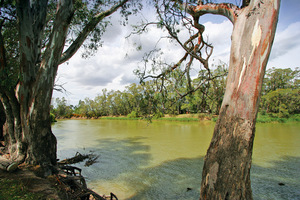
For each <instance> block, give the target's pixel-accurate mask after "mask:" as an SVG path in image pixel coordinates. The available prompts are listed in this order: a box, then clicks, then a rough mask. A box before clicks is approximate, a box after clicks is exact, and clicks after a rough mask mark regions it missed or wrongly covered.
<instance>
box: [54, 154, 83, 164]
mask: <svg viewBox="0 0 300 200" xmlns="http://www.w3.org/2000/svg"><path fill="white" fill-rule="evenodd" d="M88 158H89V155H82V154H81V153H79V152H77V153H76V154H75V156H74V157H72V158H67V159H64V160H62V161H59V162H57V163H58V164H59V165H66V164H75V163H79V162H82V161H84V160H85V159H88Z"/></svg>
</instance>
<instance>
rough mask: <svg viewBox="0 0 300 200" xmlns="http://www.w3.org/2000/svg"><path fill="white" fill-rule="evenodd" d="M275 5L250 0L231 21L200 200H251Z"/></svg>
mask: <svg viewBox="0 0 300 200" xmlns="http://www.w3.org/2000/svg"><path fill="white" fill-rule="evenodd" d="M279 4H280V1H277V0H268V1H264V2H263V3H262V2H261V1H259V0H252V1H251V2H250V4H249V5H248V6H246V7H244V8H243V9H241V11H240V13H239V16H238V17H237V19H236V20H235V22H234V27H233V33H232V45H231V55H230V65H229V73H228V77H227V84H226V92H225V95H224V99H223V103H222V107H221V110H220V115H219V119H218V121H217V124H216V126H215V129H214V134H213V138H212V141H211V144H210V146H209V149H208V151H207V154H206V156H205V162H204V167H203V173H202V183H201V197H200V199H253V198H252V191H251V182H250V169H251V160H252V149H253V141H254V135H255V123H256V116H257V111H258V106H259V98H260V92H261V86H262V81H263V77H264V73H265V67H266V64H267V61H268V57H269V54H270V50H271V46H272V43H273V39H274V35H275V30H276V25H277V20H278V9H279Z"/></svg>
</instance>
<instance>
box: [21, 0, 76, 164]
mask: <svg viewBox="0 0 300 200" xmlns="http://www.w3.org/2000/svg"><path fill="white" fill-rule="evenodd" d="M73 13H74V9H73V4H72V0H61V1H59V3H58V7H57V11H56V18H55V20H54V25H53V29H52V32H51V34H50V38H49V43H48V45H47V47H46V50H45V53H44V56H43V58H41V53H40V52H41V43H42V36H43V31H44V27H45V24H46V14H47V1H36V2H30V1H28V0H26V1H24V0H22V1H19V2H18V7H17V14H18V19H19V33H20V55H21V61H20V72H21V75H22V78H21V80H20V83H19V86H18V96H17V98H18V100H19V102H20V118H21V125H22V131H23V138H24V140H25V142H26V144H27V148H26V152H25V156H26V158H25V162H26V163H29V164H41V165H55V164H56V138H55V136H54V135H53V133H52V131H51V122H50V102H51V97H52V92H53V86H54V82H55V77H56V73H57V69H58V65H59V60H60V57H61V54H62V50H63V47H64V44H65V39H66V35H67V31H68V26H69V24H70V21H71V19H72V16H73Z"/></svg>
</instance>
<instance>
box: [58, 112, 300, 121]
mask: <svg viewBox="0 0 300 200" xmlns="http://www.w3.org/2000/svg"><path fill="white" fill-rule="evenodd" d="M59 119H106V120H148V121H182V122H197V121H213V122H216V121H217V119H218V115H212V114H207V113H197V114H180V115H168V114H167V115H164V116H163V117H160V118H156V117H152V116H151V117H150V116H149V117H128V116H123V115H120V116H101V117H92V118H89V117H85V116H79V115H75V116H72V117H70V118H59ZM256 122H257V123H286V122H300V114H295V115H290V116H289V117H286V118H282V117H279V116H278V114H275V113H270V114H265V113H259V114H258V116H257V120H256Z"/></svg>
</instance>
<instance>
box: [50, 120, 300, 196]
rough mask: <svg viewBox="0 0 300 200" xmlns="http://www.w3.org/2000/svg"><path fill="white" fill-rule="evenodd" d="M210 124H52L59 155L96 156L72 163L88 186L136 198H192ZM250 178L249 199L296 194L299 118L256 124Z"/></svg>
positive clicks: (299, 179) (299, 159)
mask: <svg viewBox="0 0 300 200" xmlns="http://www.w3.org/2000/svg"><path fill="white" fill-rule="evenodd" d="M213 128H214V123H213V122H189V123H186V122H153V123H151V124H148V123H147V122H144V121H121V120H63V121H59V122H57V123H55V124H54V125H53V126H52V129H53V132H54V134H55V135H56V137H57V140H58V157H59V158H60V159H64V158H67V157H71V156H74V155H75V153H76V152H77V151H79V152H80V153H89V152H93V153H95V154H97V155H100V157H99V159H98V163H95V164H93V165H92V166H90V167H84V163H79V164H77V166H78V167H80V168H83V175H84V176H86V177H87V181H88V185H89V187H91V188H92V189H94V190H95V191H96V192H98V193H101V194H103V193H104V194H109V193H110V192H113V193H115V194H116V195H117V196H118V198H119V199H138V200H140V199H146V200H148V199H151V200H152V199H153V200H154V199H184V200H185V199H198V198H199V189H200V183H201V173H202V167H203V157H204V156H205V153H206V150H207V148H208V146H209V142H210V140H211V137H212V132H213ZM251 180H252V190H253V196H254V199H264V200H265V199H300V124H299V123H298V124H297V123H291V124H258V125H257V129H256V136H255V142H254V152H253V165H252V171H251ZM278 183H284V184H285V185H284V186H280V185H278ZM187 188H192V190H190V191H187Z"/></svg>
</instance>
